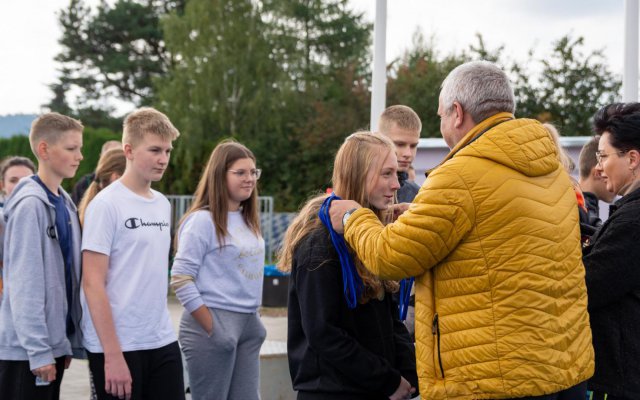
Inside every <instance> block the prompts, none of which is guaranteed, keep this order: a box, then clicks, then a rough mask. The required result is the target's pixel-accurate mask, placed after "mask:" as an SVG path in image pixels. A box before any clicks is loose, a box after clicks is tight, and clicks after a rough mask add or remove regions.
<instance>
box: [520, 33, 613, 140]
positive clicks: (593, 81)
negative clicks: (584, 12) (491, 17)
mask: <svg viewBox="0 0 640 400" xmlns="http://www.w3.org/2000/svg"><path fill="white" fill-rule="evenodd" d="M532 65H534V66H538V67H540V69H541V73H540V74H535V73H533V72H532V68H531V66H532ZM512 72H513V73H514V75H515V79H516V83H515V93H516V98H517V100H518V107H517V113H518V115H520V116H527V117H530V118H537V119H539V120H541V121H543V122H552V123H554V124H555V125H557V126H558V127H559V128H560V131H561V132H562V134H563V135H565V136H579V135H589V134H590V132H591V118H592V117H593V114H594V113H595V112H596V111H597V110H598V109H599V108H600V107H602V106H603V105H605V104H608V103H612V102H614V101H616V99H618V98H619V91H620V87H621V82H620V79H619V78H618V77H617V76H615V75H614V74H613V73H612V72H611V71H610V70H609V67H608V66H607V63H606V60H605V58H604V56H603V55H602V51H600V50H596V51H593V52H591V53H588V54H585V52H584V38H583V37H578V38H573V37H571V36H570V35H567V36H564V37H562V38H560V39H559V40H558V41H556V42H555V43H553V48H552V51H551V55H550V56H546V57H542V58H534V56H533V53H532V52H531V53H530V61H529V62H527V63H525V64H523V65H518V64H515V63H514V64H513V66H512Z"/></svg>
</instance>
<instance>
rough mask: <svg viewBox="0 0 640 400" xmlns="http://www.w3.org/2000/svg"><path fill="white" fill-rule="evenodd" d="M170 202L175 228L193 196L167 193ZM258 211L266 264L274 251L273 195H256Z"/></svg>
mask: <svg viewBox="0 0 640 400" xmlns="http://www.w3.org/2000/svg"><path fill="white" fill-rule="evenodd" d="M167 199H169V202H170V203H171V226H172V228H173V229H174V233H175V230H176V229H177V228H178V224H179V223H180V219H181V218H182V216H183V215H184V214H185V213H186V212H187V210H188V209H189V206H190V205H191V202H192V201H193V196H190V195H167ZM258 204H259V212H260V230H261V231H262V237H263V238H264V242H265V261H266V262H267V263H268V264H271V263H272V262H273V255H274V253H275V251H276V248H275V247H276V246H275V243H273V197H271V196H258Z"/></svg>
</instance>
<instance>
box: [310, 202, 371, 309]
mask: <svg viewBox="0 0 640 400" xmlns="http://www.w3.org/2000/svg"><path fill="white" fill-rule="evenodd" d="M333 200H342V199H340V197H338V196H336V195H335V193H331V195H330V196H329V197H327V198H326V199H325V200H324V201H323V202H322V206H320V211H319V212H318V217H319V218H320V221H322V224H323V225H324V226H325V227H326V228H327V229H328V230H329V235H330V236H331V242H332V243H333V247H334V248H335V249H336V252H337V253H338V257H339V258H340V266H341V267H342V288H343V291H344V298H345V299H346V300H347V306H348V307H349V308H350V309H354V308H356V306H357V305H358V298H359V297H360V295H361V294H362V288H363V284H362V279H361V278H360V275H358V271H357V270H356V266H355V264H354V263H353V258H352V257H351V254H349V249H348V248H347V243H346V242H345V241H344V236H342V235H340V234H338V232H336V231H334V230H333V227H332V226H331V217H329V207H331V202H332V201H333Z"/></svg>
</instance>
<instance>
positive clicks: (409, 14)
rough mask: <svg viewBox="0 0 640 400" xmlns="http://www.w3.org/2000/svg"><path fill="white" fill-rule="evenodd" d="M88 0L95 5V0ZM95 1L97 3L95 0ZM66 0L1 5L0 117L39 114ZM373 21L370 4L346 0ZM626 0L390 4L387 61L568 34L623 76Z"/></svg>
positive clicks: (515, 54) (7, 0)
mask: <svg viewBox="0 0 640 400" xmlns="http://www.w3.org/2000/svg"><path fill="white" fill-rule="evenodd" d="M92 1H93V0H92ZM94 2H95V1H94ZM68 3H69V0H0V57H1V61H0V115H4V114H11V113H38V112H40V107H41V105H42V104H45V103H47V102H48V101H49V100H50V98H51V92H50V90H49V88H48V84H50V83H52V82H54V81H55V80H56V77H57V76H58V72H57V69H58V65H56V63H55V61H54V60H53V59H54V57H55V55H56V54H57V53H58V52H59V51H60V47H59V45H58V39H59V37H60V35H61V32H60V27H59V25H58V22H57V13H58V11H59V10H60V9H61V8H62V7H65V6H66V5H67V4H68ZM350 3H351V6H352V7H353V8H354V9H356V10H359V11H362V12H364V13H365V15H366V17H367V19H369V20H371V21H373V19H374V17H375V0H350ZM623 7H624V6H623V0H609V1H602V0H483V1H474V0H388V16H387V61H391V60H393V59H395V58H397V57H399V56H400V55H401V54H402V53H403V52H404V51H405V50H406V49H408V48H410V47H411V40H412V37H413V35H414V33H415V32H416V30H417V29H420V30H421V31H422V32H423V33H424V34H425V36H426V37H430V36H432V35H435V38H436V43H437V48H438V49H439V50H440V52H441V53H443V54H446V53H448V52H450V51H453V50H455V51H460V50H463V49H466V48H467V47H468V46H469V44H470V43H475V34H476V33H477V32H479V33H481V34H482V35H483V37H484V39H485V43H486V45H487V46H488V47H489V48H495V47H498V46H500V45H504V46H505V50H504V52H505V54H506V55H507V56H508V57H510V58H512V59H515V60H526V59H527V52H528V51H529V49H531V48H534V49H535V51H536V53H537V54H540V55H544V54H548V53H549V51H550V47H551V42H552V41H554V40H556V39H558V38H560V37H561V36H563V35H565V34H567V33H572V34H573V35H574V36H576V37H577V36H584V37H585V44H586V46H587V48H588V49H603V50H604V52H605V55H606V57H607V59H608V62H609V65H610V66H611V70H612V71H613V72H614V73H617V74H620V76H621V75H622V65H623V48H624V37H623V35H624V31H623V29H624V9H623Z"/></svg>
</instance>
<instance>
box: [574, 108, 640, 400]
mask: <svg viewBox="0 0 640 400" xmlns="http://www.w3.org/2000/svg"><path fill="white" fill-rule="evenodd" d="M594 128H595V131H596V133H598V134H601V135H602V137H601V139H600V142H599V144H598V152H597V153H596V156H597V158H598V165H597V167H596V168H597V169H598V170H599V171H600V172H601V174H602V177H603V178H604V179H605V181H606V185H607V190H609V191H610V192H613V193H615V194H617V195H620V196H622V198H621V199H619V200H618V201H617V202H615V204H614V205H613V206H612V207H611V215H610V217H609V219H608V220H607V221H606V222H605V223H604V224H603V225H602V227H601V228H600V230H598V231H597V232H596V233H595V235H594V236H593V237H592V241H591V242H592V244H591V245H590V246H589V247H587V248H586V249H585V255H584V258H583V261H584V265H585V268H586V279H587V291H588V295H589V314H590V316H591V329H592V331H593V346H594V349H595V354H596V371H595V375H594V376H593V378H591V380H590V381H589V389H590V390H592V391H593V394H592V399H594V400H596V399H598V400H600V399H608V400H619V399H629V400H631V399H640V363H638V360H639V359H640V333H639V332H640V103H627V104H622V103H618V104H611V105H608V106H606V107H604V108H602V109H601V110H600V111H598V112H597V113H596V115H595V117H594Z"/></svg>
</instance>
